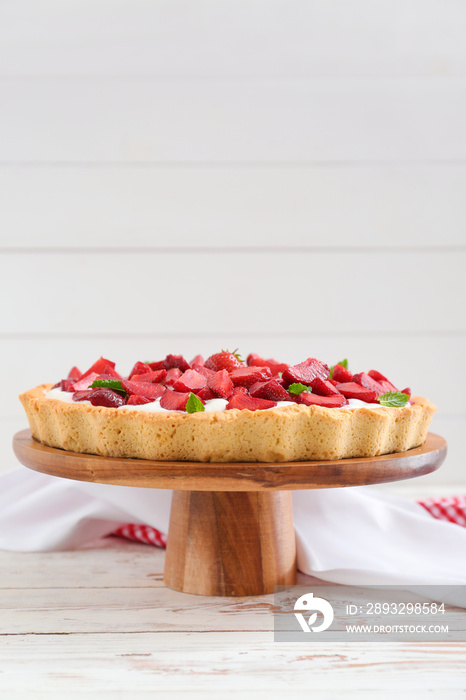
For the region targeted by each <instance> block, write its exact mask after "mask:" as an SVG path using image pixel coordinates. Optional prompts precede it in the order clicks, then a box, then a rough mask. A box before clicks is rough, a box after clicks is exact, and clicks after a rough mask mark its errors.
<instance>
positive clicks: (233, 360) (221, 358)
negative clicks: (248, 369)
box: [204, 350, 244, 372]
mask: <svg viewBox="0 0 466 700" xmlns="http://www.w3.org/2000/svg"><path fill="white" fill-rule="evenodd" d="M204 367H207V369H212V370H213V371H214V372H220V370H222V369H226V371H227V372H232V371H233V370H234V369H238V368H239V367H244V362H242V360H241V358H240V356H239V354H238V350H234V351H233V352H229V351H228V350H222V352H217V353H216V354H215V355H211V356H210V357H208V358H207V360H206V361H205V365H204Z"/></svg>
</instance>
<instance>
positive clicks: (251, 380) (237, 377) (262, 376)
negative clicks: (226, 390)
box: [230, 367, 272, 389]
mask: <svg viewBox="0 0 466 700" xmlns="http://www.w3.org/2000/svg"><path fill="white" fill-rule="evenodd" d="M230 376H231V381H232V382H233V384H234V385H235V386H245V387H246V388H247V389H249V387H250V386H252V385H253V384H255V383H256V382H261V381H264V380H266V379H271V377H272V371H271V369H270V368H269V367H239V368H238V369H234V370H233V371H232V372H231V374H230Z"/></svg>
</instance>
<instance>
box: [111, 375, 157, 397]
mask: <svg viewBox="0 0 466 700" xmlns="http://www.w3.org/2000/svg"><path fill="white" fill-rule="evenodd" d="M121 386H122V387H123V389H124V390H125V391H126V392H127V393H128V394H135V395H136V396H144V398H146V399H158V398H159V396H163V394H164V393H165V391H166V389H165V387H164V386H162V385H161V384H151V383H150V382H135V381H133V380H132V379H122V380H121Z"/></svg>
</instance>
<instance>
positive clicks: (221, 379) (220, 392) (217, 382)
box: [207, 369, 234, 399]
mask: <svg viewBox="0 0 466 700" xmlns="http://www.w3.org/2000/svg"><path fill="white" fill-rule="evenodd" d="M207 386H208V387H209V389H210V390H211V391H212V392H213V393H214V394H215V396H218V397H220V398H221V399H228V397H229V396H231V394H232V393H233V389H234V384H233V382H232V381H231V379H230V375H229V374H228V372H227V371H226V369H221V370H219V371H218V372H214V373H213V374H212V375H211V376H210V377H209V378H208V379H207Z"/></svg>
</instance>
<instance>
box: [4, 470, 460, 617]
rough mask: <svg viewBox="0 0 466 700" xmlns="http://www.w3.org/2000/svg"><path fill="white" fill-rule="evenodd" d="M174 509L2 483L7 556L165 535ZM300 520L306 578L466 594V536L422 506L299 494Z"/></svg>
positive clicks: (51, 481)
mask: <svg viewBox="0 0 466 700" xmlns="http://www.w3.org/2000/svg"><path fill="white" fill-rule="evenodd" d="M170 503H171V491H166V490H160V489H145V488H133V487H127V486H109V485H104V484H92V483H86V482H82V481H71V480H69V479H61V478H57V477H53V476H47V475H45V474H39V473H37V472H33V471H30V470H29V469H26V468H25V467H17V468H16V469H13V470H11V471H10V472H6V473H5V474H3V475H0V549H7V550H16V551H23V552H26V551H27V552H37V551H53V550H65V549H72V548H76V547H78V546H80V545H83V544H85V543H87V542H91V541H93V540H95V539H97V538H98V537H102V536H105V535H107V534H110V533H112V532H114V531H115V529H117V527H119V526H120V525H122V524H125V523H136V524H145V525H150V526H152V527H155V528H157V529H158V530H161V531H162V532H165V533H167V532H168V522H169V514H170ZM293 512H294V524H295V531H296V537H297V553H298V568H299V570H300V571H302V572H304V573H306V574H310V575H312V576H316V577H317V578H319V579H322V580H324V581H329V582H332V583H342V584H347V585H362V586H364V585H397V584H398V585H405V584H406V585H409V586H411V587H413V586H417V585H422V584H435V585H452V586H465V585H466V556H465V555H466V528H463V527H460V526H458V525H455V524H452V523H448V522H445V521H441V520H436V519H435V518H433V517H432V516H431V515H429V513H428V512H427V511H426V510H425V509H424V508H422V506H420V505H418V504H417V503H413V502H411V501H408V500H404V499H402V498H398V497H396V496H393V495H387V494H385V493H382V492H378V491H377V489H374V488H373V487H367V486H356V487H350V488H339V489H318V490H314V491H312V490H309V491H295V492H294V493H293ZM457 604H461V602H460V601H459V600H457ZM464 604H465V605H466V601H465V603H464Z"/></svg>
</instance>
